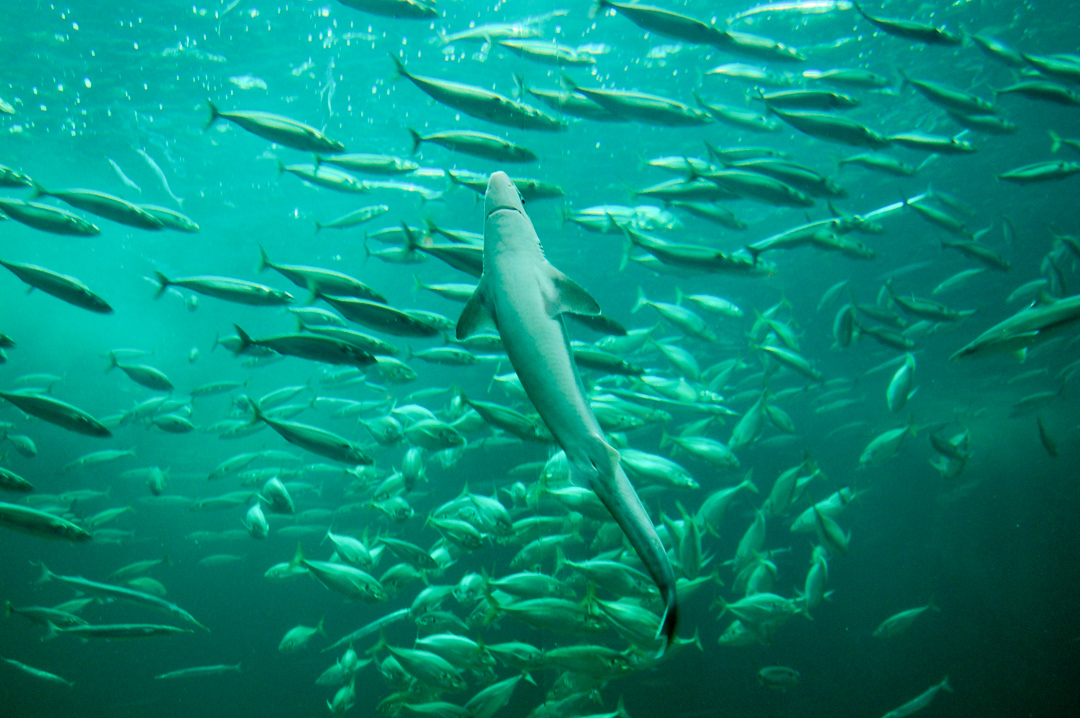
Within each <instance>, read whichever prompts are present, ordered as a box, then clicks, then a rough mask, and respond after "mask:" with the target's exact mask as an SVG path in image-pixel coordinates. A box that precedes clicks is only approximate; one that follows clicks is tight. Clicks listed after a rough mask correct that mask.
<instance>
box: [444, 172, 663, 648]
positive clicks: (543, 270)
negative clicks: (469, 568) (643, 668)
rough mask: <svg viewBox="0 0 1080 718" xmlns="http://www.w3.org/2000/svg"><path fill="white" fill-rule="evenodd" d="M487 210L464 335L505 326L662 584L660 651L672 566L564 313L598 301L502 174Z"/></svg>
mask: <svg viewBox="0 0 1080 718" xmlns="http://www.w3.org/2000/svg"><path fill="white" fill-rule="evenodd" d="M484 210H485V221H484V269H483V273H482V274H481V277H480V283H479V284H478V285H477V288H476V291H475V292H474V293H473V295H472V296H471V297H470V299H469V301H468V303H467V304H466V305H465V308H464V309H463V310H462V313H461V317H460V318H459V319H458V323H457V337H458V339H466V338H468V337H469V336H472V335H473V334H477V333H481V332H483V331H485V330H490V329H492V328H493V329H495V330H496V331H498V333H499V336H500V337H501V338H502V341H503V345H504V347H505V349H506V354H507V356H508V357H509V359H510V363H511V364H512V365H513V367H514V370H515V371H516V372H517V375H518V378H519V379H520V380H521V384H522V386H523V387H524V388H525V392H526V394H528V396H529V399H530V400H532V403H533V406H534V407H535V408H536V411H537V413H539V414H540V416H541V418H542V419H543V420H544V423H545V424H547V426H548V428H549V429H550V431H551V434H552V435H553V436H554V437H555V441H556V442H557V443H558V444H559V446H560V447H561V448H562V450H563V451H564V452H565V453H566V458H567V460H568V462H569V464H570V470H571V475H572V477H573V478H574V480H575V482H576V483H578V484H579V485H584V486H588V487H590V488H591V489H592V490H593V491H594V492H595V493H596V495H597V497H599V499H600V501H601V502H602V503H603V504H604V506H605V507H606V508H607V510H608V511H609V512H610V513H611V515H612V517H613V518H614V519H615V521H616V522H617V523H618V524H619V526H620V527H621V528H622V530H623V533H625V535H626V537H627V539H628V540H629V541H630V545H631V546H633V547H634V550H635V551H636V552H637V555H638V557H639V558H640V559H641V562H642V563H643V564H644V566H645V568H646V570H647V571H648V572H649V574H650V576H651V577H652V580H653V581H654V582H655V583H656V585H657V588H658V589H659V590H660V597H661V599H662V600H663V602H664V615H663V619H662V622H661V625H660V629H659V631H658V632H657V638H658V640H660V641H661V647H660V653H661V654H663V653H664V651H666V650H667V648H668V647H669V646H670V645H671V644H672V642H673V640H674V638H675V631H676V629H677V627H678V615H679V611H678V597H677V592H676V583H675V573H674V571H673V570H672V567H671V562H670V561H669V560H668V555H667V552H666V551H665V550H664V546H663V544H662V543H661V541H660V538H659V537H658V536H657V534H656V528H655V526H654V525H653V523H652V521H651V520H650V519H649V515H648V514H647V513H646V511H645V507H644V506H642V503H641V499H640V498H639V497H638V495H637V492H636V491H635V490H634V487H633V485H632V484H631V483H630V480H629V479H628V478H627V476H626V473H625V472H624V471H623V468H622V466H621V463H620V456H619V452H618V451H617V450H616V449H615V448H614V447H612V446H611V445H610V444H608V443H607V441H606V440H605V437H604V432H603V430H602V429H601V428H600V424H599V422H598V421H597V419H596V416H595V415H594V414H593V411H592V408H591V407H590V406H589V402H588V399H587V398H586V396H585V388H584V386H583V385H582V383H581V377H580V376H579V375H578V372H577V367H576V365H575V364H574V359H573V355H572V354H571V351H570V339H569V336H568V334H567V331H566V326H565V325H564V323H563V319H562V315H563V314H577V315H584V316H597V315H599V314H600V306H599V305H598V304H597V302H596V300H595V299H593V298H592V297H591V296H590V295H589V294H588V292H586V291H585V290H584V289H583V288H582V287H581V286H580V285H578V284H577V283H575V282H574V281H573V280H571V279H570V278H569V277H567V276H566V275H565V274H563V273H562V272H560V271H559V270H558V269H556V268H555V267H554V266H552V265H551V263H550V262H548V261H547V258H546V257H545V256H544V249H543V246H542V245H541V244H540V238H539V237H538V236H537V234H536V230H535V229H534V228H533V224H532V221H531V220H530V219H529V216H528V214H526V212H525V206H524V204H523V203H522V200H521V196H520V195H519V193H518V190H517V188H516V187H515V186H514V183H513V182H512V181H511V180H510V178H509V177H508V176H507V175H506V173H505V172H494V173H493V174H492V175H491V177H490V178H489V179H488V184H487V191H486V194H485V197H484Z"/></svg>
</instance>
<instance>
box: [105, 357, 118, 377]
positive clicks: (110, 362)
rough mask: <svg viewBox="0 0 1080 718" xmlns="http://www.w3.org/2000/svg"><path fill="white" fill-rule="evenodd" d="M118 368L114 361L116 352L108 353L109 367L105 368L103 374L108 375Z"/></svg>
mask: <svg viewBox="0 0 1080 718" xmlns="http://www.w3.org/2000/svg"><path fill="white" fill-rule="evenodd" d="M118 366H120V365H119V364H118V363H117V361H116V352H109V366H107V367H105V372H106V373H108V372H110V371H112V370H113V369H115V368H116V367H118Z"/></svg>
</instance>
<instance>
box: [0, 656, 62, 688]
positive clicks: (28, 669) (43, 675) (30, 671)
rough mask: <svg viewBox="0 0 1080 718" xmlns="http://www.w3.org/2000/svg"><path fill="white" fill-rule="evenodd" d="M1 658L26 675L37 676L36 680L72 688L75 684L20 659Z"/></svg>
mask: <svg viewBox="0 0 1080 718" xmlns="http://www.w3.org/2000/svg"><path fill="white" fill-rule="evenodd" d="M2 660H3V661H4V663H7V664H8V665H9V666H14V667H15V668H18V669H19V670H20V671H22V672H23V673H25V674H27V675H28V676H33V677H34V678H37V679H38V680H42V681H45V682H47V683H56V684H59V685H62V686H65V687H67V688H74V687H75V684H74V683H73V682H71V681H69V680H67V679H65V678H61V677H60V676H58V675H56V674H54V673H49V672H48V671H43V670H41V669H40V668H34V667H33V666H28V665H26V664H25V663H22V662H20V661H16V660H15V659H14V658H3V659H2Z"/></svg>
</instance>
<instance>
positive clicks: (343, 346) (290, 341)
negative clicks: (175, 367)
mask: <svg viewBox="0 0 1080 718" xmlns="http://www.w3.org/2000/svg"><path fill="white" fill-rule="evenodd" d="M233 328H234V329H236V334H237V336H239V337H240V346H239V347H238V348H237V350H236V352H235V353H236V354H243V353H244V351H245V350H246V349H247V348H248V347H262V348H264V349H270V350H271V351H275V352H277V353H278V354H285V355H287V356H294V357H299V358H301V359H310V360H311V361H318V362H322V363H324V364H338V365H346V366H357V367H363V366H368V365H369V364H374V363H375V357H374V356H373V355H371V354H369V353H368V352H366V351H363V350H362V349H358V348H357V347H356V346H355V345H354V344H351V343H348V342H344V341H341V340H339V339H335V338H333V337H329V336H323V335H321V334H276V335H274V336H269V337H264V338H262V339H253V338H252V337H251V336H249V335H248V333H247V332H245V331H244V330H243V329H241V328H240V326H239V325H235V324H234V325H233Z"/></svg>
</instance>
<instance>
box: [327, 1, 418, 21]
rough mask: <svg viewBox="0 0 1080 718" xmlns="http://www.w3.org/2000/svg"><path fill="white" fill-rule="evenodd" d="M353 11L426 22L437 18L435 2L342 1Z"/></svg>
mask: <svg viewBox="0 0 1080 718" xmlns="http://www.w3.org/2000/svg"><path fill="white" fill-rule="evenodd" d="M341 4H342V5H344V6H346V7H350V8H352V9H353V10H360V11H361V12H367V13H371V14H372V15H381V16H383V17H393V18H398V19H404V20H424V19H427V18H431V17H437V16H438V14H439V8H438V7H437V5H436V3H435V0H341Z"/></svg>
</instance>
